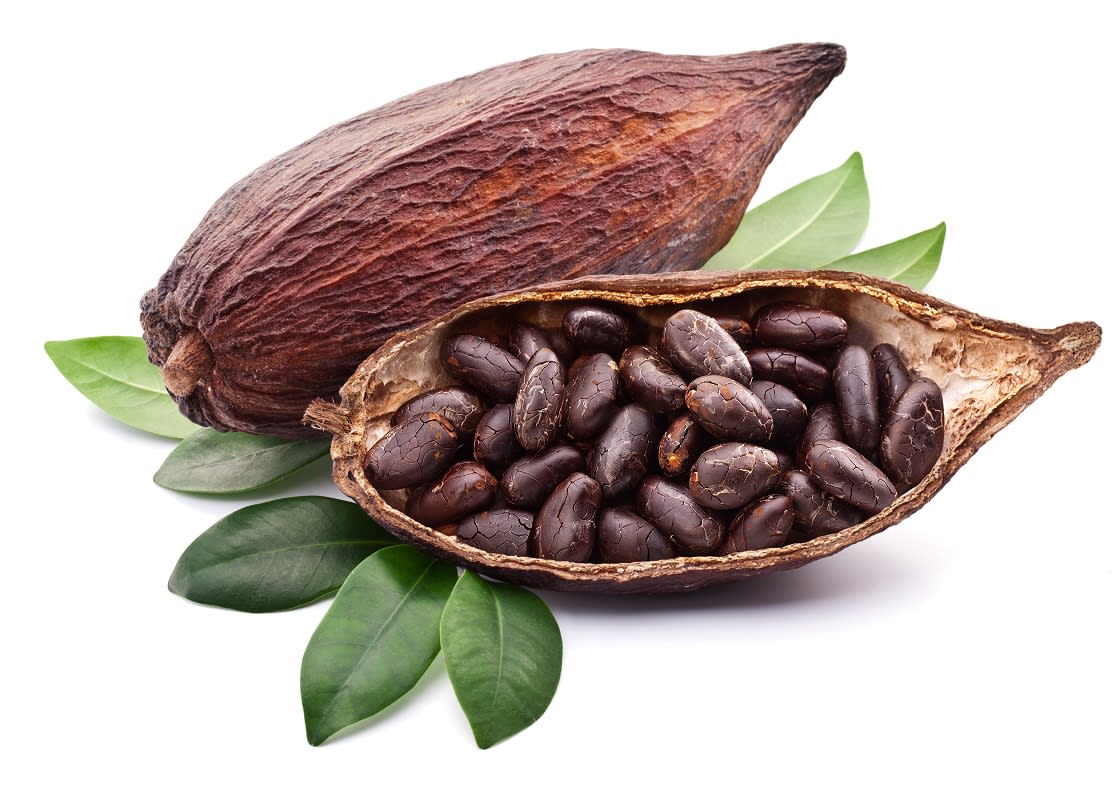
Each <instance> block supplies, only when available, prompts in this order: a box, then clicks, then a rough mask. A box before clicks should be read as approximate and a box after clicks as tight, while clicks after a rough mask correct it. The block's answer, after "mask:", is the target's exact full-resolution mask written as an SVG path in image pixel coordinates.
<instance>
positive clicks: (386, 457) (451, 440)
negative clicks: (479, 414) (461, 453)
mask: <svg viewBox="0 0 1120 788" xmlns="http://www.w3.org/2000/svg"><path fill="white" fill-rule="evenodd" d="M458 448H459V439H458V437H457V436H456V435H455V429H454V427H452V426H451V424H450V423H449V422H448V421H447V419H445V418H443V416H440V415H439V414H438V413H418V414H417V415H415V416H413V417H412V418H411V419H409V420H408V421H406V422H403V423H402V424H398V425H397V426H396V427H393V428H392V429H390V430H389V431H388V432H387V433H385V435H384V436H383V437H382V438H381V440H379V441H377V443H375V444H373V446H371V447H370V449H369V451H368V452H366V456H365V461H364V463H363V464H364V467H365V474H366V477H367V478H368V479H369V480H370V482H371V483H372V484H375V485H377V486H378V487H384V488H385V489H387V490H399V489H400V488H402V487H411V486H413V485H414V484H423V483H424V482H426V481H428V480H430V479H434V478H435V477H436V476H438V475H439V474H440V473H442V472H443V471H444V470H446V469H447V468H448V467H450V465H451V463H453V462H454V461H455V452H456V451H457V450H458Z"/></svg>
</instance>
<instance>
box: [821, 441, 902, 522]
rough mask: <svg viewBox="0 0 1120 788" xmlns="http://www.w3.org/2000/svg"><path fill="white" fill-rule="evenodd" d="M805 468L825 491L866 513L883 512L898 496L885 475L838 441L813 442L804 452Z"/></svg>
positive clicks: (849, 447)
mask: <svg viewBox="0 0 1120 788" xmlns="http://www.w3.org/2000/svg"><path fill="white" fill-rule="evenodd" d="M805 468H806V470H807V471H808V472H809V476H810V477H811V478H812V479H813V481H814V482H816V483H817V485H818V486H819V487H820V488H821V489H822V490H823V491H824V492H826V493H829V494H830V495H835V496H836V497H837V498H840V499H842V500H844V501H846V502H848V503H850V504H851V505H852V506H854V507H856V508H857V509H861V510H863V511H865V512H871V513H872V514H874V513H875V512H879V511H882V510H883V509H885V508H887V507H888V506H890V505H891V504H892V503H894V500H895V498H897V497H898V491H897V490H896V489H895V487H894V485H893V484H891V481H890V479H888V478H887V476H886V474H884V473H883V472H882V471H881V470H879V469H878V468H877V467H876V466H875V465H874V464H873V463H872V462H871V461H870V460H869V459H867V458H866V457H864V456H863V455H862V454H860V453H859V452H858V451H856V450H855V449H853V448H852V447H851V446H849V445H847V444H846V443H841V442H840V441H824V440H822V441H817V442H816V443H814V444H813V445H812V447H811V448H810V449H809V451H808V452H807V453H806V455H805Z"/></svg>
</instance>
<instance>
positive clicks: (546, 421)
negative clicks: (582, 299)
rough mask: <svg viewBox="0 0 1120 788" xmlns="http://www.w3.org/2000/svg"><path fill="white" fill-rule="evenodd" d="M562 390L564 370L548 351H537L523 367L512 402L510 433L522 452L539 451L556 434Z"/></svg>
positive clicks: (558, 360)
mask: <svg viewBox="0 0 1120 788" xmlns="http://www.w3.org/2000/svg"><path fill="white" fill-rule="evenodd" d="M564 386H565V380H564V367H563V366H562V365H561V364H560V359H559V358H557V357H556V354H555V353H554V352H553V351H552V349H551V348H547V347H543V348H541V349H540V350H538V351H537V352H536V353H534V354H533V357H532V358H530V359H529V361H528V362H527V363H526V364H525V371H524V372H523V373H522V374H521V381H520V382H519V383H518V385H517V397H516V399H515V400H514V402H513V432H514V434H515V435H516V436H517V442H518V443H520V444H521V446H522V447H523V448H525V449H526V450H528V451H540V450H541V449H543V448H544V447H545V446H547V445H548V444H550V443H551V442H552V439H553V437H555V435H556V433H557V432H559V430H560V422H561V420H562V419H563V418H564V406H565V397H564Z"/></svg>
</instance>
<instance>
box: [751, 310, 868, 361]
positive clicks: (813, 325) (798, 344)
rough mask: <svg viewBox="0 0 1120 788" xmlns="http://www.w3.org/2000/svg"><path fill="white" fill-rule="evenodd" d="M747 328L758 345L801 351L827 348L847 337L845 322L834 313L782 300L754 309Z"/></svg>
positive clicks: (834, 346) (824, 349)
mask: <svg viewBox="0 0 1120 788" xmlns="http://www.w3.org/2000/svg"><path fill="white" fill-rule="evenodd" d="M751 328H752V329H754V339H755V342H757V343H758V344H759V345H764V346H765V345H774V346H776V347H784V348H789V349H791V350H798V351H801V352H803V353H819V352H821V351H826V350H831V349H832V348H836V347H839V346H840V345H843V344H844V342H845V341H846V340H847V339H848V322H847V321H846V320H844V318H842V317H840V315H838V314H836V313H835V312H830V311H829V310H827V309H821V308H819V307H813V306H805V305H803V304H791V303H788V302H784V301H783V302H778V303H775V304H768V305H767V306H764V307H762V308H761V309H759V310H758V311H757V312H755V313H754V317H753V318H752V319H751Z"/></svg>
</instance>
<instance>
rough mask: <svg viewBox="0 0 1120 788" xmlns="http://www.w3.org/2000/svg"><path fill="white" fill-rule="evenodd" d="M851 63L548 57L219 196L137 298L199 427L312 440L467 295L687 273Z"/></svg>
mask: <svg viewBox="0 0 1120 788" xmlns="http://www.w3.org/2000/svg"><path fill="white" fill-rule="evenodd" d="M843 66H844V50H843V48H842V47H839V46H837V45H835V44H797V45H790V46H784V47H778V48H775V49H770V50H766V51H763V52H753V53H747V54H741V55H728V56H720V57H688V56H667V55H659V54H652V53H648V52H635V51H628V50H593V51H581V52H569V53H566V54H557V55H544V56H540V57H535V58H530V59H529V60H524V61H521V62H519V63H511V64H507V65H504V66H498V67H496V68H493V69H490V70H487V71H483V72H480V73H478V74H474V75H472V76H468V77H464V78H462V79H458V80H455V81H453V82H448V83H445V84H442V85H437V86H435V87H431V88H427V89H425V90H422V91H420V92H418V93H415V94H413V95H411V96H407V97H405V98H402V99H399V100H397V101H394V102H392V103H390V104H387V105H385V106H383V107H380V108H379V109H375V110H373V111H371V112H368V113H366V114H364V115H360V116H358V117H356V118H354V119H352V120H349V121H346V122H345V123H341V124H339V125H337V126H334V127H332V128H329V129H327V130H326V131H323V132H322V133H320V134H319V135H317V136H315V137H313V138H312V139H310V140H308V141H307V142H305V143H303V144H302V145H299V146H298V147H296V148H294V149H292V150H291V151H288V152H287V153H284V154H282V155H281V156H278V157H277V158H275V159H273V160H272V161H270V162H268V163H267V164H265V165H263V166H262V167H260V168H259V169H257V170H255V171H254V172H253V173H251V174H250V175H248V176H247V177H246V178H244V179H243V180H241V181H240V182H238V183H237V184H235V185H234V186H233V187H232V188H231V189H230V190H229V191H227V192H226V193H225V194H224V195H223V196H222V197H221V198H220V199H219V200H218V202H217V203H216V204H215V205H214V206H213V207H212V208H211V209H210V211H209V212H208V213H207V214H206V216H205V217H204V218H203V220H202V223H201V224H200V225H199V226H198V228H197V229H196V230H195V231H194V233H193V234H192V235H191V237H190V238H189V239H188V240H187V243H186V245H185V246H184V247H183V248H182V250H181V251H180V252H179V254H178V255H177V256H176V257H175V259H174V260H173V261H172V263H171V267H170V268H169V269H168V271H167V272H166V273H165V274H164V275H163V276H162V277H161V279H160V280H159V284H158V286H157V287H156V288H155V289H153V290H151V291H149V292H148V293H147V294H146V295H145V296H144V298H143V300H142V302H141V310H142V314H141V323H142V325H143V328H144V337H145V339H146V341H147V343H148V347H149V357H150V358H151V360H152V362H153V363H155V364H158V365H160V366H161V367H162V368H163V377H164V382H165V383H166V385H167V388H168V391H169V392H170V393H171V394H172V396H174V397H175V399H176V400H177V401H178V403H179V406H180V409H181V410H182V411H183V412H184V413H185V414H186V415H187V416H188V417H190V418H191V419H193V420H194V421H196V422H198V423H200V424H206V425H209V426H211V427H215V428H217V429H220V430H241V431H245V432H256V433H264V434H271V435H280V436H285V437H310V436H311V435H313V433H311V432H310V431H309V430H307V428H306V427H304V426H302V425H301V423H300V417H301V416H302V414H303V411H304V409H305V408H306V407H307V404H308V403H309V402H310V401H311V400H312V399H314V398H315V397H325V396H330V395H331V394H332V393H334V392H335V391H337V389H338V387H339V386H340V385H341V384H342V383H343V382H344V381H345V380H346V378H347V377H348V376H349V375H350V374H351V373H352V372H353V371H354V368H355V367H357V365H358V364H359V363H360V362H361V360H362V359H363V358H365V357H366V356H367V355H368V354H369V353H370V352H372V351H373V350H374V349H375V348H377V347H379V346H380V345H381V343H382V342H384V341H385V340H386V339H387V338H388V337H389V336H391V335H392V334H393V333H394V332H396V331H398V330H401V329H403V328H407V327H410V326H415V325H418V324H419V323H420V322H422V321H423V320H425V319H428V318H430V317H431V316H432V315H437V314H440V313H442V312H445V311H447V310H448V309H450V308H452V307H454V306H456V305H458V304H461V303H463V302H465V301H467V300H469V299H471V298H476V297H478V296H480V295H484V294H487V293H493V292H497V291H499V290H511V289H515V288H518V287H524V286H527V285H531V284H535V283H538V282H542V281H548V280H553V279H563V278H568V277H573V276H581V275H585V274H594V273H633V272H657V271H672V270H680V269H687V268H695V267H697V266H699V265H700V264H701V263H702V262H704V261H705V260H706V259H707V258H708V257H709V256H711V255H712V254H713V253H714V252H716V251H717V250H718V249H719V248H720V247H722V246H723V245H724V244H725V243H726V242H727V240H728V239H729V238H730V236H731V234H732V232H733V231H734V230H735V227H736V226H737V224H738V222H739V220H740V218H741V217H742V215H743V212H744V210H745V209H746V206H747V203H748V201H749V200H750V198H751V196H752V195H753V194H754V192H755V189H756V187H757V185H758V182H759V179H760V178H761V176H762V173H763V171H764V170H765V168H766V166H767V165H768V164H769V163H770V161H771V159H772V158H773V157H774V154H775V153H776V152H777V150H778V148H779V147H780V146H781V144H782V142H783V141H784V140H785V138H786V137H787V136H788V134H789V133H790V131H791V130H792V129H793V127H794V126H795V125H796V123H797V121H798V120H800V118H801V117H802V115H803V114H804V113H805V111H806V110H807V109H808V108H809V106H810V104H812V102H813V100H814V99H815V98H816V97H817V96H818V95H819V94H820V93H821V91H823V90H824V88H825V87H826V86H827V85H828V83H829V82H830V81H831V80H832V78H833V77H835V76H836V75H837V74H838V73H839V72H840V71H841V70H842V69H843Z"/></svg>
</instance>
